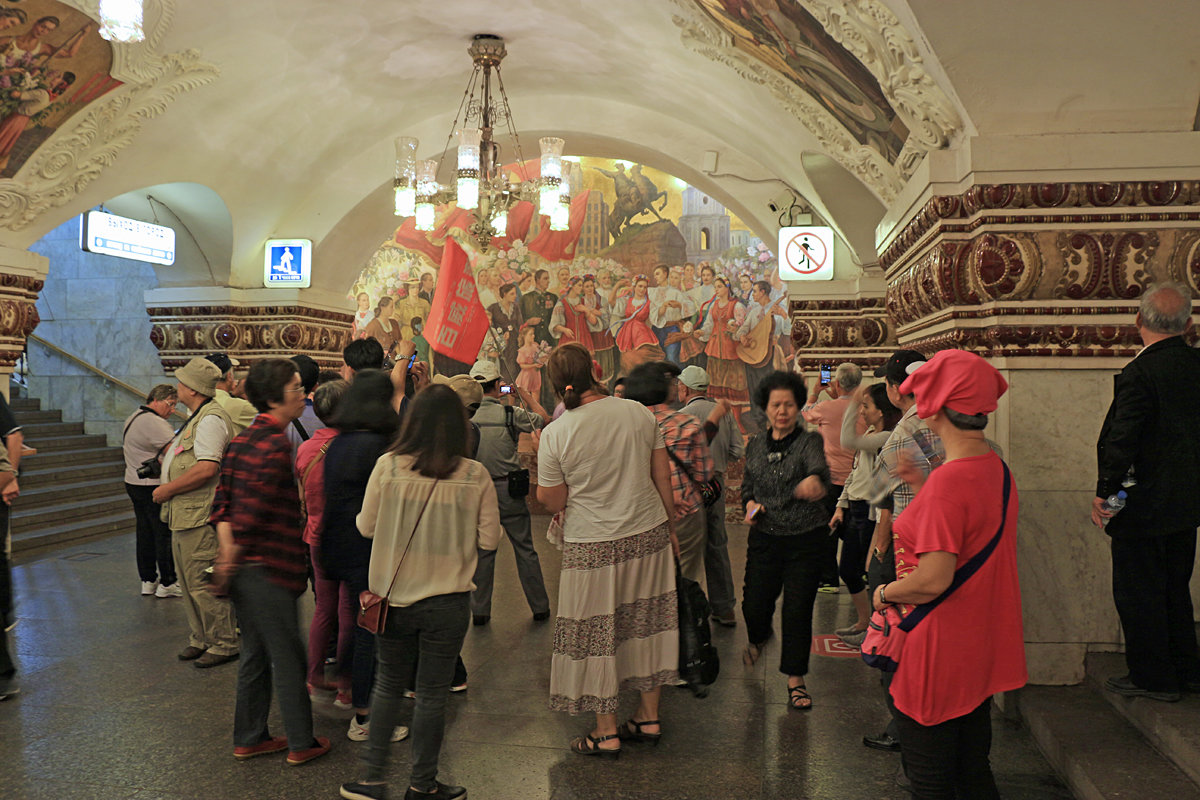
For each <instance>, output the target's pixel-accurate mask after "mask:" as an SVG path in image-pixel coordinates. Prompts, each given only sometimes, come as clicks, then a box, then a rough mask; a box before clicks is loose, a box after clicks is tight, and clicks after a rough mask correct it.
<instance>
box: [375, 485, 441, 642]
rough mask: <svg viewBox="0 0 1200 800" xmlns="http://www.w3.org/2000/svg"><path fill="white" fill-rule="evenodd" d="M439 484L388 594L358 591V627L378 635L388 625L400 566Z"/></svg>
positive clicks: (398, 565) (414, 531)
mask: <svg viewBox="0 0 1200 800" xmlns="http://www.w3.org/2000/svg"><path fill="white" fill-rule="evenodd" d="M437 485H438V482H437V481H436V480H435V481H434V482H433V486H432V487H431V488H430V490H429V495H428V496H427V497H426V498H425V502H424V503H423V504H422V505H421V511H420V512H419V513H418V514H417V521H416V522H415V523H414V524H413V529H412V533H411V534H410V535H409V537H408V544H406V545H404V552H403V553H401V554H400V560H399V561H397V562H396V571H395V573H393V575H392V582H391V583H389V584H388V588H387V594H385V595H382V596H381V595H377V594H375V593H374V592H372V591H371V590H369V589H367V590H364V591H362V592H359V593H358V620H357V622H358V627H360V628H362V629H363V630H367V631H370V632H371V633H373V634H375V635H377V636H378V635H379V634H380V633H381V632H382V631H383V629H384V626H385V625H387V613H388V602H387V601H388V598H389V597H391V595H392V587H394V586H395V585H396V579H397V578H399V577H400V567H401V566H403V565H404V557H405V556H406V555H408V548H409V547H411V546H412V543H413V538H414V537H416V535H417V528H419V527H420V526H421V517H423V516H425V508H426V507H427V506H428V505H429V500H430V499H431V498H432V497H433V491H434V489H437Z"/></svg>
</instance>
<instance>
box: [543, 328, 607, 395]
mask: <svg viewBox="0 0 1200 800" xmlns="http://www.w3.org/2000/svg"><path fill="white" fill-rule="evenodd" d="M546 372H547V374H548V375H549V377H550V385H551V386H553V387H554V393H555V394H557V395H558V396H559V397H561V398H562V401H563V407H564V408H566V409H567V410H568V411H569V410H571V409H574V408H579V406H580V405H582V404H583V395H584V393H585V392H587V391H589V390H595V389H597V386H596V379H595V376H594V375H593V373H592V354H591V353H589V352H588V350H587V348H586V347H584V346H583V345H581V344H579V343H578V342H570V343H568V344H564V345H559V346H558V347H556V348H554V351H553V352H551V353H550V358H549V359H547V360H546Z"/></svg>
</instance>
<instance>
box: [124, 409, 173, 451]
mask: <svg viewBox="0 0 1200 800" xmlns="http://www.w3.org/2000/svg"><path fill="white" fill-rule="evenodd" d="M153 413H154V409H151V408H146V407H145V406H142V407H141V408H140V409H139V410H138V413H136V414H134V415H133V416H132V417H130V418H129V423H128V424H127V425H126V426H125V430H123V431H121V442H122V444H123V443H124V442H125V437H126V436H127V435H128V434H129V429H130V428H132V427H133V423H134V422H136V421H137V418H138V417H140V416H141V415H142V414H153ZM171 438H174V437H171Z"/></svg>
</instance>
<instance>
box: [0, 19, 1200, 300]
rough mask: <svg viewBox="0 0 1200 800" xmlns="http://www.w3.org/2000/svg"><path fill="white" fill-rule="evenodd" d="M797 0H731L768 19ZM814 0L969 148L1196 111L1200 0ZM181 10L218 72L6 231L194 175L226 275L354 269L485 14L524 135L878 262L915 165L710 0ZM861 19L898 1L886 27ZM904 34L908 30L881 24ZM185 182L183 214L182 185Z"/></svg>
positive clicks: (894, 84)
mask: <svg viewBox="0 0 1200 800" xmlns="http://www.w3.org/2000/svg"><path fill="white" fill-rule="evenodd" d="M81 2H82V0H81ZM705 2H706V3H707V4H708V5H710V6H716V5H720V3H719V2H718V0H705ZM792 2H795V0H738V2H732V0H726V2H725V3H724V5H725V7H727V8H731V9H738V8H745V9H748V10H749V11H748V13H749V12H753V13H758V12H759V11H763V12H765V13H766V17H768V18H771V15H772V14H779V13H780V11H779V10H780V9H781V8H782V7H783V6H785V5H786V4H788V3H792ZM72 4H74V3H72ZM800 5H802V6H803V7H804V8H806V9H807V10H808V11H809V12H811V13H812V14H813V16H814V17H815V18H817V19H819V20H820V21H821V22H822V24H824V25H826V27H832V28H833V29H834V30H836V31H837V32H838V33H837V34H836V35H835V38H838V37H839V36H840V37H841V38H842V39H845V40H846V41H847V42H848V44H849V45H856V43H857V46H858V47H860V48H865V52H866V56H865V60H866V61H867V62H871V61H872V59H875V60H876V61H877V62H878V63H876V64H875V68H876V70H883V75H884V78H885V80H883V81H881V82H880V83H881V85H883V86H884V89H885V93H893V92H894V91H896V90H897V88H899V89H900V90H903V89H904V88H905V84H904V81H905V80H911V79H912V76H913V75H914V74H915V75H917V77H918V78H919V79H920V81H919V82H918V83H913V84H912V85H911V86H909V87H908V88H910V89H911V88H912V87H913V86H917V87H918V88H919V90H920V91H917V92H916V98H917V99H916V100H915V101H912V102H911V103H910V104H911V105H913V106H914V107H913V108H907V109H906V113H907V114H908V115H909V117H913V118H918V119H919V118H921V117H922V115H925V116H926V117H927V119H926V122H927V123H928V130H926V127H925V126H922V125H908V126H907V127H909V128H912V129H914V131H915V133H916V134H918V136H916V137H914V139H915V138H920V137H921V136H924V137H925V139H926V140H930V137H932V138H933V139H936V137H937V136H944V137H945V138H946V142H944V144H946V145H948V146H950V147H953V146H955V145H957V144H958V143H960V142H961V141H963V140H964V139H966V138H968V137H971V136H977V135H980V136H986V135H1013V134H1019V135H1029V134H1039V133H1049V132H1054V133H1073V132H1107V131H1121V132H1149V131H1191V130H1192V129H1193V127H1194V126H1195V122H1196V114H1197V103H1198V101H1200V66H1198V59H1200V56H1197V55H1196V53H1197V50H1196V48H1195V42H1194V35H1195V31H1197V30H1200V3H1192V2H1169V1H1168V0H1150V1H1149V2H1147V3H1143V4H1142V5H1140V6H1138V8H1137V9H1136V11H1135V10H1134V9H1132V8H1131V7H1130V6H1129V5H1128V3H1126V2H1123V0H1088V2H1082V1H1080V2H1075V1H1074V0H1068V1H1067V2H1054V3H1046V2H1042V1H1041V0H1004V2H1000V3H997V2H994V1H993V0H955V2H953V3H947V2H942V0H908V2H905V0H802V1H801V3H800ZM164 11H165V12H167V16H169V17H170V19H169V20H168V21H167V22H166V28H165V35H164V36H163V38H162V40H161V42H160V43H157V44H156V46H157V47H158V48H159V50H160V51H161V52H181V51H186V50H196V51H198V54H199V58H200V59H202V60H203V61H205V62H208V63H211V64H213V65H215V66H216V68H217V69H219V73H220V74H219V76H218V77H216V79H215V80H212V81H211V82H209V83H207V85H201V86H197V87H195V88H192V89H190V90H189V91H186V92H183V93H181V94H179V96H178V97H177V98H175V99H174V100H173V101H172V102H171V103H170V105H169V106H167V107H166V108H165V110H164V111H163V113H161V114H159V115H158V116H155V117H154V118H152V119H146V120H145V121H144V123H143V124H142V127H141V130H140V131H138V132H137V133H136V134H135V135H134V136H133V138H132V140H131V142H130V143H129V144H128V145H127V146H125V147H123V148H122V149H120V150H119V152H117V155H116V158H115V161H114V162H113V163H112V164H111V165H110V166H107V167H106V168H104V169H103V170H102V171H100V173H99V175H98V177H96V178H95V179H94V180H92V181H91V182H90V183H86V185H85V186H84V188H83V190H82V191H81V192H79V193H78V195H77V196H75V198H74V199H72V200H70V201H69V202H67V203H65V204H63V205H60V206H57V207H53V208H50V209H48V210H46V211H44V212H42V213H41V214H40V216H39V217H38V218H37V219H36V220H35V221H34V222H33V223H32V224H30V225H28V226H26V227H24V228H22V229H21V230H19V231H9V232H3V233H2V234H0V241H2V242H4V243H7V244H10V245H15V246H19V247H27V246H28V245H29V244H31V243H32V242H33V241H35V240H36V239H38V238H39V237H40V236H41V235H43V234H44V233H45V232H46V231H48V230H50V229H51V228H53V227H55V226H56V225H58V224H60V223H61V222H62V221H64V220H65V219H67V218H69V217H70V216H72V215H74V214H77V213H79V212H80V211H82V210H85V209H86V208H89V207H91V206H94V205H96V204H98V203H101V202H104V201H108V200H111V199H113V198H114V197H117V196H120V195H123V194H125V193H129V192H133V193H135V195H136V193H137V192H138V191H141V192H142V194H145V188H144V187H153V186H156V185H159V184H186V183H194V184H199V185H201V186H204V187H208V188H209V189H211V191H212V192H213V193H215V195H216V196H217V197H219V198H220V200H221V201H223V202H224V205H225V206H226V207H227V209H228V214H229V218H230V219H231V221H232V235H231V239H232V243H231V245H230V244H229V243H228V242H227V241H221V242H214V243H213V246H212V252H214V253H219V254H220V255H219V256H218V258H219V259H220V260H223V259H224V258H225V257H228V259H229V261H230V263H229V264H217V265H214V268H215V269H214V272H215V275H216V280H215V282H216V283H225V282H227V283H229V284H230V285H234V286H254V285H257V281H258V278H259V276H260V271H261V252H262V251H261V248H262V244H263V241H264V240H265V239H266V238H268V237H272V236H292V237H307V238H311V239H313V240H314V242H315V243H316V246H317V257H316V260H315V263H314V286H317V287H319V288H323V289H326V290H329V291H331V292H335V291H338V290H339V287H340V286H341V285H342V284H343V283H344V282H345V279H346V277H347V276H350V275H352V274H353V273H355V272H357V270H358V268H359V267H360V266H361V265H362V263H363V262H364V261H365V260H366V258H367V257H368V256H369V255H370V253H371V251H372V250H373V249H374V248H375V246H376V245H377V244H378V242H379V241H381V240H382V239H383V238H384V237H386V236H387V235H388V233H389V232H390V230H391V229H392V228H394V226H395V222H396V221H395V218H394V217H393V216H392V215H391V214H390V211H389V198H388V187H389V186H390V181H391V173H392V159H393V154H392V139H393V137H395V136H396V135H399V134H407V135H414V136H417V137H419V138H420V140H421V147H420V154H419V155H420V156H421V157H436V156H437V155H438V154H439V153H440V152H441V150H442V148H443V147H444V145H445V141H446V135H447V133H448V132H449V129H450V126H451V122H452V120H453V117H454V112H455V110H456V108H457V106H458V102H459V100H460V98H461V96H462V92H463V89H464V87H465V85H466V81H467V77H468V75H469V73H470V69H471V64H470V59H469V57H468V56H467V55H466V47H467V45H468V43H469V41H470V39H471V36H472V35H473V34H475V33H480V32H487V33H494V34H498V35H501V36H503V37H504V38H505V40H506V41H507V44H508V52H509V56H508V58H507V59H506V60H505V62H504V65H503V77H504V81H505V85H506V88H507V91H508V96H509V98H510V100H511V102H512V108H513V112H514V118H515V122H516V124H517V126H518V130H519V133H520V135H521V137H522V145H523V148H524V151H525V154H526V156H527V157H529V156H531V155H533V154H535V153H536V149H537V144H536V142H537V138H538V136H539V135H545V134H548V133H553V134H555V135H560V136H562V137H563V138H565V139H566V140H567V150H568V152H569V153H573V154H578V155H597V156H609V157H616V158H626V159H629V160H634V161H640V162H642V163H646V164H648V165H652V166H655V167H659V168H661V169H663V170H665V171H667V172H670V173H672V174H674V175H677V176H678V177H680V178H683V179H684V180H687V181H689V182H690V183H692V184H693V185H695V186H697V187H699V188H701V189H702V190H704V191H706V192H707V193H709V194H711V195H713V196H714V197H716V198H717V199H719V200H721V201H722V202H724V203H725V204H726V205H727V206H729V207H730V208H731V209H732V210H733V211H734V212H735V213H737V214H738V215H739V216H741V217H742V218H743V219H744V220H745V221H746V222H747V223H748V224H750V225H751V226H752V227H755V228H756V229H757V230H758V231H759V232H760V234H761V235H763V236H764V237H765V238H768V239H769V238H770V237H771V235H772V234H773V232H774V229H775V227H776V226H777V224H778V220H777V218H776V214H775V213H774V212H772V211H771V210H770V209H769V206H768V203H769V202H771V201H778V200H779V199H780V198H787V197H789V196H790V193H791V192H795V193H797V194H799V195H800V196H801V197H803V198H804V201H805V202H806V203H808V204H810V205H811V206H812V207H813V209H814V210H815V211H816V212H817V213H818V215H819V216H821V217H823V218H825V219H826V220H827V221H829V222H830V223H831V224H833V225H834V226H835V227H836V228H837V229H838V230H839V231H840V233H841V235H842V237H843V238H844V240H845V241H846V243H847V244H848V245H849V247H850V249H851V250H852V252H853V253H854V256H855V260H856V261H857V262H859V263H862V264H867V265H869V264H871V263H872V262H873V261H874V260H875V257H876V255H875V251H874V239H873V235H874V229H875V225H876V223H877V222H878V221H879V219H880V218H881V217H882V215H883V214H884V211H885V208H886V206H887V204H888V203H889V202H891V201H892V200H893V199H894V197H895V195H896V192H897V190H898V187H900V186H902V184H903V178H904V177H905V174H906V173H907V172H908V171H911V170H905V169H899V170H893V171H892V172H891V173H889V172H888V169H887V168H888V167H890V165H888V164H887V163H886V161H884V162H882V163H883V164H884V167H885V168H884V169H883V170H882V172H880V170H879V169H877V168H876V166H877V165H875V164H874V162H870V159H866V160H864V157H863V154H862V153H861V152H855V151H854V147H848V145H847V140H846V138H845V137H844V136H839V135H837V131H833V132H832V133H831V130H830V128H829V127H828V125H827V124H826V122H827V121H826V120H824V119H823V118H822V117H821V116H820V113H819V112H820V109H819V108H818V109H816V111H813V110H812V109H813V106H812V104H811V102H810V99H811V98H807V97H806V96H797V95H796V92H795V88H794V85H793V84H789V82H788V81H787V80H786V79H781V78H780V77H779V75H778V71H771V70H770V69H768V70H766V71H763V68H762V65H761V63H760V64H758V65H754V64H750V66H747V64H748V63H749V62H747V61H746V60H745V59H744V58H742V59H739V57H738V55H737V53H735V52H733V51H735V50H736V46H735V45H736V43H734V42H732V40H730V39H729V38H728V36H727V35H726V36H725V38H722V35H721V34H720V31H719V30H716V29H714V28H713V26H712V19H713V17H712V15H710V14H706V12H705V11H704V10H703V9H702V8H701V7H700V4H698V3H697V0H653V1H652V2H647V0H607V2H604V3H588V4H583V3H564V2H561V0H505V2H503V3H497V2H494V1H490V2H489V1H485V0H442V2H437V3H432V2H413V1H412V0H409V1H408V2H399V1H397V0H387V1H385V0H344V1H343V2H338V3H332V2H328V0H320V1H318V0H287V2H284V0H255V2H246V1H245V0H206V2H203V3H198V2H177V0H148V21H149V22H150V23H151V24H154V21H155V20H156V19H158V18H159V16H161V15H162V14H163V12H164ZM780 19H782V18H780ZM706 20H707V22H706ZM863 20H874V21H876V22H878V23H879V24H878V25H877V28H878V30H877V31H876V33H878V34H879V35H878V38H877V39H872V38H871V37H870V36H869V35H867V34H870V33H871V32H870V31H869V30H865V29H863V28H861V26H862V25H863V24H864V23H863ZM893 23H894V24H893ZM864 36H865V37H866V38H864ZM860 40H861V41H860ZM897 41H899V43H900V47H899V50H897V51H896V52H888V51H887V50H888V48H887V47H885V46H883V45H881V44H880V43H884V42H887V43H890V44H895V43H896V42H897ZM135 47H136V46H135ZM851 49H854V47H853V46H852V47H851ZM889 59H890V61H889ZM897 59H899V61H897ZM868 65H869V66H870V64H868ZM889 65H890V66H889ZM902 69H903V70H907V72H905V73H904V75H903V76H902V75H901V71H902ZM904 76H907V77H904ZM910 94H911V92H910ZM923 104H924V105H923ZM906 121H908V120H906ZM931 131H932V132H931ZM910 141H911V140H910ZM850 144H851V145H853V144H854V143H853V142H851V143H850ZM926 146H928V144H927V145H926ZM707 151H716V152H717V153H719V162H718V167H717V174H716V175H715V176H708V175H705V174H703V173H702V172H701V164H702V163H703V160H704V154H705V153H706V152H707ZM1197 152H1200V148H1197ZM916 157H917V158H918V159H919V157H920V151H919V149H918V152H917V153H916ZM869 162H870V163H869ZM910 166H911V165H910ZM722 176H724V177H722ZM22 178H23V175H22V174H20V173H19V174H18V175H17V181H18V182H20V181H21V179H22ZM3 183H4V182H2V181H0V184H3ZM0 188H2V187H0ZM151 193H153V192H151ZM126 199H127V200H128V198H126ZM172 199H173V202H172V203H171V205H172V211H173V212H174V213H176V214H178V215H179V216H180V217H181V218H183V219H185V220H186V219H187V218H188V215H189V214H190V213H192V212H191V210H190V209H189V207H188V205H189V201H188V200H187V197H186V193H182V194H173V195H172ZM213 202H214V201H213V198H212V196H211V195H208V194H203V193H199V194H197V200H196V204H197V206H196V208H197V210H196V212H195V213H196V214H199V215H203V216H204V218H205V219H212V218H214V210H213ZM133 205H136V203H133V202H131V203H130V207H131V208H132V207H133ZM139 216H141V218H144V219H151V216H150V215H149V214H148V213H147V214H142V215H139ZM215 216H216V217H219V216H220V214H219V213H217V214H215ZM199 227H201V228H204V229H205V230H207V227H206V226H204V225H201V226H199ZM201 235H202V236H204V235H208V234H203V233H202V234H201ZM212 235H213V236H214V237H215V238H218V239H220V238H222V237H226V238H228V234H227V233H226V234H212ZM204 244H205V243H204V242H201V246H202V249H205V251H206V252H208V248H205V247H203V245H204ZM226 253H228V256H225V254H226ZM226 276H228V277H226Z"/></svg>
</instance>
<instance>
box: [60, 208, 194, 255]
mask: <svg viewBox="0 0 1200 800" xmlns="http://www.w3.org/2000/svg"><path fill="white" fill-rule="evenodd" d="M79 247H80V249H81V250H83V251H84V252H85V253H99V254H101V255H106V256H116V257H117V258H128V259H132V260H134V261H149V262H150V263H151V264H167V265H170V264H174V263H175V229H174V228H168V227H166V226H164V225H155V224H153V223H151V222H142V221H141V220H138V219H129V218H128V217H118V216H117V215H116V214H109V213H107V212H105V211H89V212H87V213H86V214H84V215H82V216H81V217H80V218H79Z"/></svg>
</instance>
